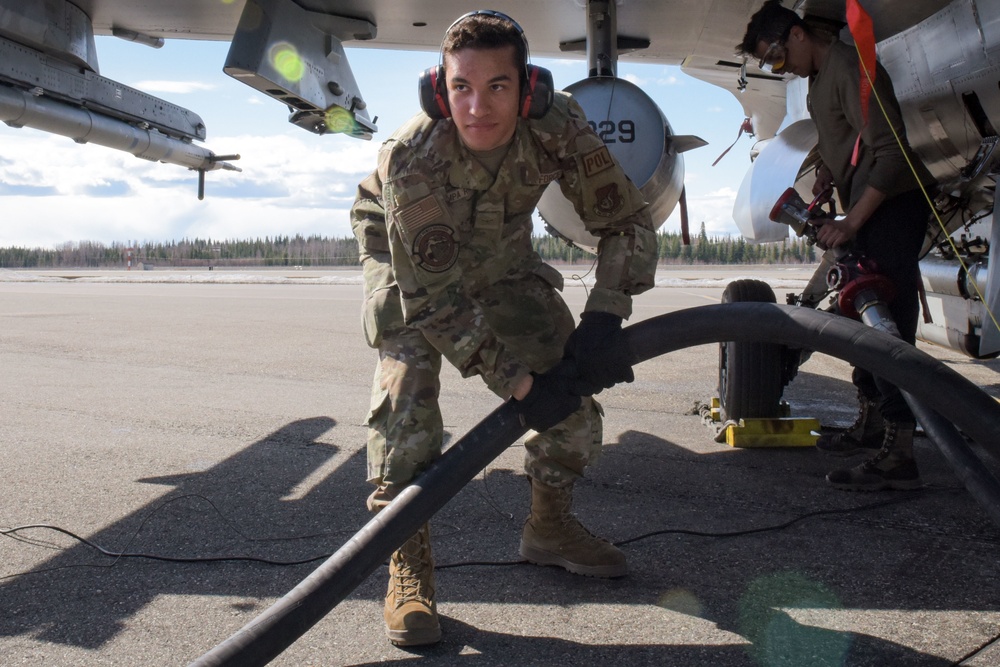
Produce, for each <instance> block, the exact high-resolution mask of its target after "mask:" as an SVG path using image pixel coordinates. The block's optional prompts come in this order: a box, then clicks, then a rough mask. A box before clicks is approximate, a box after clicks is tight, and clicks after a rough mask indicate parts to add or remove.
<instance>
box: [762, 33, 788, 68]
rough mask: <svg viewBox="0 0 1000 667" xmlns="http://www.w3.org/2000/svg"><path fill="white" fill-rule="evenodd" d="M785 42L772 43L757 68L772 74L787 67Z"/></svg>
mask: <svg viewBox="0 0 1000 667" xmlns="http://www.w3.org/2000/svg"><path fill="white" fill-rule="evenodd" d="M785 54H786V51H785V40H784V39H782V40H778V41H774V42H771V45H770V46H768V47H767V51H765V52H764V55H763V56H761V57H760V60H758V61H757V67H759V68H760V69H762V70H763V71H765V72H767V73H768V74H771V73H772V72H774V70H776V69H781V68H782V67H784V65H785Z"/></svg>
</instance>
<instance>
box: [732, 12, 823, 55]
mask: <svg viewBox="0 0 1000 667" xmlns="http://www.w3.org/2000/svg"><path fill="white" fill-rule="evenodd" d="M795 26H799V27H801V28H802V29H803V30H805V31H806V32H807V33H809V34H812V31H811V30H810V29H809V26H808V25H807V24H806V22H805V21H803V20H802V19H801V18H800V17H799V15H798V14H796V13H795V12H793V11H792V10H791V9H788V8H787V7H782V6H781V0H767V2H765V3H764V6H763V7H761V8H760V9H759V10H757V13H756V14H754V15H753V16H751V17H750V23H748V24H747V31H746V33H745V34H744V35H743V41H742V42H740V43H739V44H737V45H736V52H737V53H740V54H748V55H752V54H754V53H756V52H757V44H758V43H760V42H768V43H770V42H776V41H780V40H782V39H787V38H788V33H789V32H791V30H792V28H794V27H795Z"/></svg>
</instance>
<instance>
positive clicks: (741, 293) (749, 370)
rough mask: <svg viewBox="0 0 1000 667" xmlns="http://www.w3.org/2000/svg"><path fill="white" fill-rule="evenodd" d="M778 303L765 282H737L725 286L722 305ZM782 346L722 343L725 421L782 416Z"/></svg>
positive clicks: (745, 280) (783, 355) (734, 342)
mask: <svg viewBox="0 0 1000 667" xmlns="http://www.w3.org/2000/svg"><path fill="white" fill-rule="evenodd" d="M747 301H753V302H763V303H775V302H776V301H775V298H774V291H773V290H772V289H771V286H770V285H768V284H767V283H765V282H764V281H762V280H750V279H744V280H736V281H733V282H731V283H729V284H728V285H727V286H726V289H725V291H724V292H723V293H722V303H739V302H747ZM785 356H786V355H785V350H784V346H783V345H778V344H775V343H757V342H747V341H742V342H736V341H727V342H722V343H719V401H720V403H721V406H720V407H721V408H722V419H723V421H725V420H729V419H732V420H739V419H744V418H746V419H752V418H758V419H772V418H776V417H780V416H781V394H782V392H783V391H784V388H785V384H786V383H785V381H784V379H783V375H784V365H785V363H784V359H785Z"/></svg>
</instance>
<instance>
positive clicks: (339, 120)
mask: <svg viewBox="0 0 1000 667" xmlns="http://www.w3.org/2000/svg"><path fill="white" fill-rule="evenodd" d="M324 120H325V121H326V129H327V130H328V131H329V132H346V133H351V132H354V115H353V114H351V112H350V111H348V110H347V109H345V108H343V107H330V108H329V109H327V111H326V114H325V116H324Z"/></svg>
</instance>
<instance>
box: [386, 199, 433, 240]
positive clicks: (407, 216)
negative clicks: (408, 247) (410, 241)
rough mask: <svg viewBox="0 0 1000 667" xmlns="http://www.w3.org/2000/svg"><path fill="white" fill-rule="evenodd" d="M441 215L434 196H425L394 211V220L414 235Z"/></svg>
mask: <svg viewBox="0 0 1000 667" xmlns="http://www.w3.org/2000/svg"><path fill="white" fill-rule="evenodd" d="M443 213H444V211H442V209H441V205H440V204H439V203H438V200H437V199H436V198H435V197H434V195H427V196H426V197H424V198H423V199H418V200H417V201H415V202H413V203H412V204H409V205H407V206H404V207H403V208H401V209H399V210H398V211H396V219H397V220H398V221H399V224H400V225H401V226H402V227H403V229H405V230H406V231H407V232H409V233H410V234H414V233H416V232H417V231H419V230H420V228H422V227H423V226H424V225H427V224H428V223H431V222H433V221H435V220H437V219H438V218H440V217H441V216H442V214H443Z"/></svg>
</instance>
